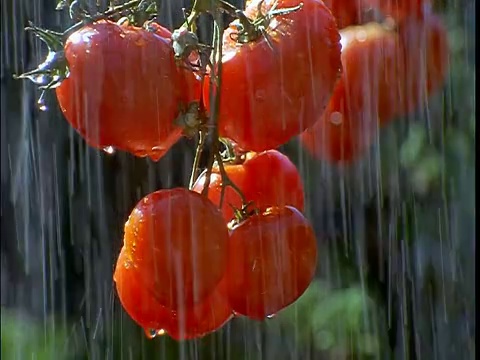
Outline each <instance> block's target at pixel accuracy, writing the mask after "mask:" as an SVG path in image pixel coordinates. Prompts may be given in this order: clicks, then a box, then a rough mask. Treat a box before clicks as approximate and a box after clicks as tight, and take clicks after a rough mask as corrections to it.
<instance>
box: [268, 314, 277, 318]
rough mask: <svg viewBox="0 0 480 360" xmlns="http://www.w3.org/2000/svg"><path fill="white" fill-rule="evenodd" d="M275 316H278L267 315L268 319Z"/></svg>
mask: <svg viewBox="0 0 480 360" xmlns="http://www.w3.org/2000/svg"><path fill="white" fill-rule="evenodd" d="M275 315H277V314H270V315H267V319H271V318H273V317H274V316H275Z"/></svg>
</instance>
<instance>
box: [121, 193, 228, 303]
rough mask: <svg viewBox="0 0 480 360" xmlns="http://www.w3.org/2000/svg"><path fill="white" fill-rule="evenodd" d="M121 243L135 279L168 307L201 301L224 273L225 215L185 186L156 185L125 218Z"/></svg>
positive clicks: (225, 260) (226, 240)
mask: <svg viewBox="0 0 480 360" xmlns="http://www.w3.org/2000/svg"><path fill="white" fill-rule="evenodd" d="M124 244H125V248H126V249H127V250H128V251H129V252H130V253H131V255H132V259H133V262H134V264H135V265H136V266H137V268H138V271H139V277H138V278H139V280H138V281H140V282H141V283H142V286H144V287H145V288H146V289H147V290H148V291H150V292H151V293H152V294H153V295H154V296H155V298H156V299H157V301H158V302H159V303H160V304H161V305H163V306H166V307H167V308H169V309H172V310H174V311H178V310H179V309H182V308H184V307H191V306H193V304H196V303H199V302H201V301H202V300H203V299H205V298H206V297H207V296H208V295H209V294H210V293H211V292H212V291H213V290H214V289H215V287H216V286H217V284H218V283H219V282H220V280H221V279H222V278H223V276H224V272H225V268H226V263H227V255H228V230H227V226H226V223H225V220H224V219H223V217H222V213H221V212H220V211H219V210H218V209H217V208H216V207H215V205H213V204H212V203H211V202H210V201H209V200H208V199H207V198H205V197H203V196H201V195H200V194H198V193H196V192H193V191H189V190H187V189H183V188H176V189H169V190H159V191H156V192H153V193H151V194H149V195H147V196H146V197H144V198H143V199H142V200H140V202H139V203H138V204H137V205H136V206H135V208H134V209H133V211H132V213H131V214H130V217H129V218H128V221H127V222H126V224H125V237H124Z"/></svg>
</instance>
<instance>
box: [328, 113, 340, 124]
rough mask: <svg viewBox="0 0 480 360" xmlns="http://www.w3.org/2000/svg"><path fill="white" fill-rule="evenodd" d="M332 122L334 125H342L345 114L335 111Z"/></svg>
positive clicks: (331, 118)
mask: <svg viewBox="0 0 480 360" xmlns="http://www.w3.org/2000/svg"><path fill="white" fill-rule="evenodd" d="M330 122H331V123H332V124H333V125H341V124H342V122H343V115H342V113H340V112H338V111H335V112H333V113H332V114H331V115H330Z"/></svg>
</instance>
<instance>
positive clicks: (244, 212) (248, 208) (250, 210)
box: [227, 201, 260, 230]
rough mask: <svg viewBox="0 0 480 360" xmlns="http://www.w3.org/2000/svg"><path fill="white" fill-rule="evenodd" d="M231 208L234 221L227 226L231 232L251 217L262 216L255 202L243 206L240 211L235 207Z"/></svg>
mask: <svg viewBox="0 0 480 360" xmlns="http://www.w3.org/2000/svg"><path fill="white" fill-rule="evenodd" d="M230 206H231V205H230ZM231 207H232V209H233V219H232V220H231V221H230V222H229V223H228V224H227V227H228V228H229V230H233V229H234V228H235V227H236V226H238V225H240V224H241V223H242V222H244V221H245V220H247V219H248V218H249V217H252V216H255V215H258V214H260V210H259V209H258V208H257V207H256V206H255V203H254V202H253V201H249V202H248V203H246V204H243V205H242V207H241V208H240V209H237V208H235V207H234V206H231Z"/></svg>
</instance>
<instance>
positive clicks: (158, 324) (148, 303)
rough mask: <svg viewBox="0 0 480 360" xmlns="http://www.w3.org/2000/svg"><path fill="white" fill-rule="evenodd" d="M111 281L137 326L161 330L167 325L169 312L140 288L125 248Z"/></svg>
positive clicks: (130, 257)
mask: <svg viewBox="0 0 480 360" xmlns="http://www.w3.org/2000/svg"><path fill="white" fill-rule="evenodd" d="M113 279H114V281H115V285H116V287H117V293H118V297H119V299H120V302H121V303H122V306H123V308H124V309H125V311H126V312H127V313H128V315H130V317H131V318H132V319H133V320H134V321H135V322H136V323H137V324H139V325H140V326H142V327H143V328H145V329H163V328H164V327H165V326H166V325H167V324H168V322H169V321H170V317H171V311H169V310H167V309H166V308H165V307H163V306H162V305H161V304H160V303H159V302H158V301H157V300H156V299H155V295H154V293H153V292H151V291H149V290H148V289H147V288H146V287H144V286H142V283H141V281H140V280H139V279H140V278H139V276H138V269H137V268H136V264H135V263H134V261H133V259H132V256H131V254H129V251H128V250H127V249H125V247H123V248H122V250H121V251H120V255H119V257H118V260H117V265H116V267H115V273H114V274H113Z"/></svg>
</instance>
